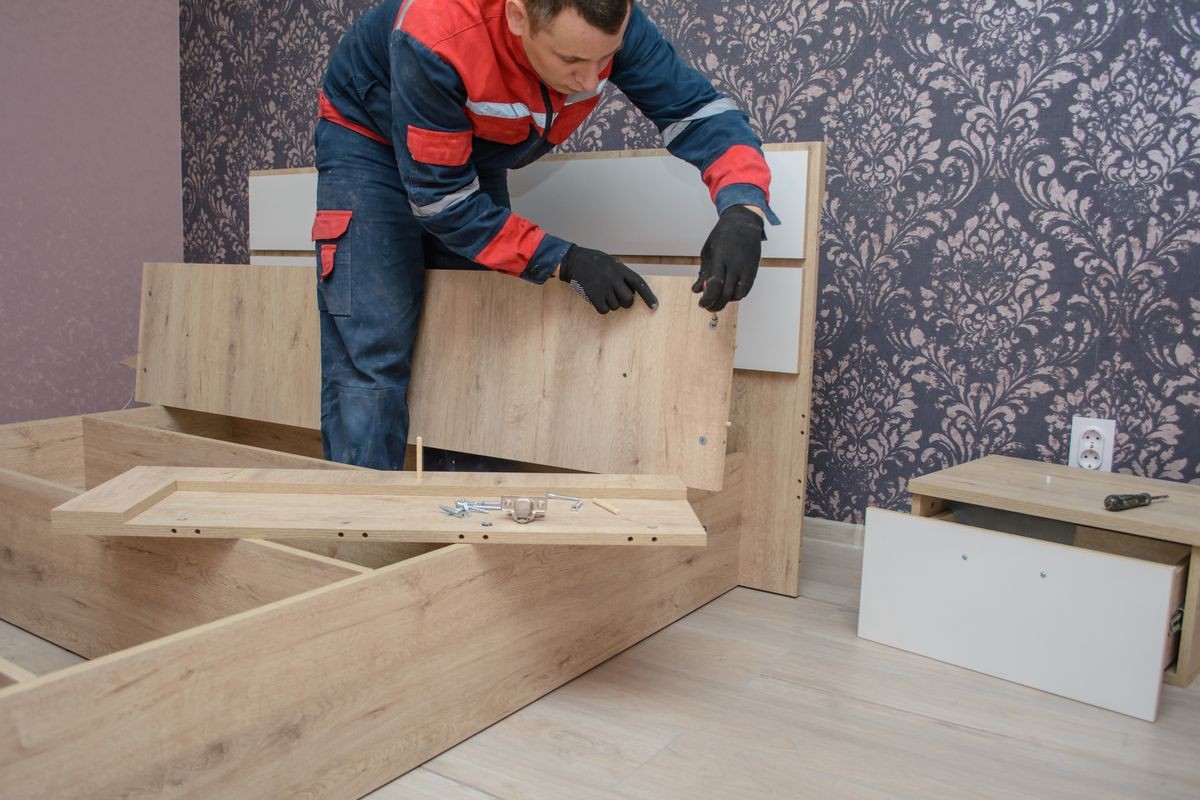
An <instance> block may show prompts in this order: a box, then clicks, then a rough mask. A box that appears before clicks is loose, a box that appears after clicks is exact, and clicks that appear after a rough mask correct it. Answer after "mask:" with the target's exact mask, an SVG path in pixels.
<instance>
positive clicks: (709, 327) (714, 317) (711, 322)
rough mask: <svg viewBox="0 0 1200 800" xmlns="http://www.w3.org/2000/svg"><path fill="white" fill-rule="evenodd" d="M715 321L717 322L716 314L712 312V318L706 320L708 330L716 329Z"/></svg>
mask: <svg viewBox="0 0 1200 800" xmlns="http://www.w3.org/2000/svg"><path fill="white" fill-rule="evenodd" d="M717 322H718V319H717V315H716V314H713V315H712V319H710V320H709V321H708V329H709V330H710V331H715V330H716V329H717Z"/></svg>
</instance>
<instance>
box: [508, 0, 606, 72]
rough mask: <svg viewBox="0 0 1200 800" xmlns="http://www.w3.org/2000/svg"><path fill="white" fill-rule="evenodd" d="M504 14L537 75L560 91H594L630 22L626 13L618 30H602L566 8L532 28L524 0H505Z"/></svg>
mask: <svg viewBox="0 0 1200 800" xmlns="http://www.w3.org/2000/svg"><path fill="white" fill-rule="evenodd" d="M505 14H506V17H507V19H508V27H509V30H511V31H512V32H513V34H514V35H516V36H518V37H520V39H521V43H522V44H523V45H524V46H525V55H527V56H528V57H529V63H530V64H532V65H533V69H534V71H536V72H537V74H538V77H540V78H541V79H542V82H543V83H545V84H546V85H547V86H549V87H550V88H551V89H553V90H554V91H556V92H560V93H562V94H573V93H575V92H592V91H595V89H596V87H597V86H598V85H599V83H600V73H601V72H603V71H604V68H605V67H607V66H608V64H609V62H611V61H612V58H613V55H615V54H616V52H617V50H619V49H620V48H621V39H622V37H624V35H625V26H626V25H628V24H629V15H628V14H626V15H625V21H624V22H622V23H621V30H619V31H617V32H616V33H612V34H609V33H605V32H604V31H602V30H599V29H597V28H593V27H592V26H591V25H589V24H588V23H587V21H586V20H584V18H583V17H581V16H580V15H579V12H577V11H576V10H575V9H573V8H568V9H566V10H564V11H561V12H559V14H558V16H556V17H554V19H552V20H550V23H549V24H548V25H545V26H543V27H541V28H539V29H538V30H537V31H536V32H535V31H534V29H533V25H532V24H531V21H530V18H529V13H528V11H526V9H525V3H524V0H507V3H506V4H505Z"/></svg>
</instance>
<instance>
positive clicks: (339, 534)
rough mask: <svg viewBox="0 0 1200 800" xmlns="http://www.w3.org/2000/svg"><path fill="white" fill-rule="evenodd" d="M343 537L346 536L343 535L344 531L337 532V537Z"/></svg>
mask: <svg viewBox="0 0 1200 800" xmlns="http://www.w3.org/2000/svg"><path fill="white" fill-rule="evenodd" d="M345 535H346V534H345V532H344V531H338V536H345Z"/></svg>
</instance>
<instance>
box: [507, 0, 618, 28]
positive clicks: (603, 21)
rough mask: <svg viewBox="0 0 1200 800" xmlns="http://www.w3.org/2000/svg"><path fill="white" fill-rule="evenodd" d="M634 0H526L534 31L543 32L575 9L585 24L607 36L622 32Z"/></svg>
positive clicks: (526, 7)
mask: <svg viewBox="0 0 1200 800" xmlns="http://www.w3.org/2000/svg"><path fill="white" fill-rule="evenodd" d="M633 2H634V0H525V9H526V11H528V12H529V21H530V22H531V23H532V24H533V29H534V30H535V31H536V30H542V29H544V28H545V27H546V26H547V25H549V24H550V22H551V21H552V20H553V19H554V18H555V17H557V16H558V15H559V13H560V12H562V11H565V10H566V9H568V8H571V9H574V10H575V12H576V13H577V14H579V16H581V17H583V20H584V22H586V23H587V24H588V25H591V26H592V27H593V28H596V29H598V30H601V31H604V32H605V33H607V34H615V33H617V32H618V31H620V30H621V23H623V22H624V21H625V16H626V15H627V14H628V13H629V9H631V8H632V7H633Z"/></svg>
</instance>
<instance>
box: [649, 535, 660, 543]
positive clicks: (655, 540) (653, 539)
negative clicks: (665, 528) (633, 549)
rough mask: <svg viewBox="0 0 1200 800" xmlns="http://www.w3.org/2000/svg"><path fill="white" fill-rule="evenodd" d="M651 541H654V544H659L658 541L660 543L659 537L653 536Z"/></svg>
mask: <svg viewBox="0 0 1200 800" xmlns="http://www.w3.org/2000/svg"><path fill="white" fill-rule="evenodd" d="M650 541H652V542H657V541H658V537H657V536H651V537H650Z"/></svg>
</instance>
